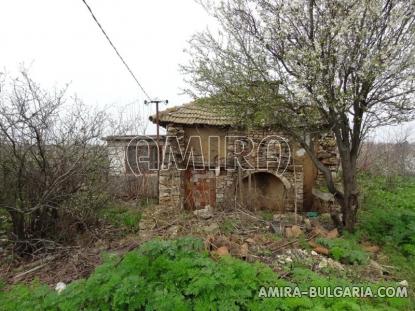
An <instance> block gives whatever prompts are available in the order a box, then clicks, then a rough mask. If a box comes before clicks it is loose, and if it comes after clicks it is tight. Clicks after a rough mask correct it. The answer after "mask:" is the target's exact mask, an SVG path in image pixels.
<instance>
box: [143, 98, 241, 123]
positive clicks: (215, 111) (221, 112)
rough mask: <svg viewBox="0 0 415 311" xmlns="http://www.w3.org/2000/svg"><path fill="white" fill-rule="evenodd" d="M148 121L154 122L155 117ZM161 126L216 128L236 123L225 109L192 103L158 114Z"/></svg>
mask: <svg viewBox="0 0 415 311" xmlns="http://www.w3.org/2000/svg"><path fill="white" fill-rule="evenodd" d="M149 119H150V121H151V122H153V123H155V122H156V115H152V116H150V118H149ZM159 120H160V124H161V125H166V124H169V123H176V124H189V125H192V124H203V125H216V126H232V125H235V124H236V123H237V120H236V119H235V117H232V116H231V114H230V113H229V112H228V113H227V112H226V109H225V108H223V107H218V106H210V105H209V106H208V105H207V104H200V103H197V102H192V103H189V104H184V105H182V106H176V107H172V108H169V109H166V110H164V111H161V112H159Z"/></svg>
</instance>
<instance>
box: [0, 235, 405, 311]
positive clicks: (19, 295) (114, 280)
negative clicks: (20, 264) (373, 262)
mask: <svg viewBox="0 0 415 311" xmlns="http://www.w3.org/2000/svg"><path fill="white" fill-rule="evenodd" d="M203 247H204V246H203V242H202V241H201V240H198V239H193V238H182V239H178V240H175V241H150V242H148V243H146V244H144V245H142V246H141V248H140V249H138V250H135V251H132V252H130V253H128V254H127V255H126V256H125V257H124V258H123V260H122V261H119V258H118V257H115V256H107V258H106V260H105V263H104V264H103V265H101V266H100V267H98V268H97V270H96V271H95V272H94V273H93V274H92V275H91V276H90V277H89V278H88V279H87V280H79V281H76V282H73V283H72V284H70V285H69V286H68V287H67V288H66V289H65V290H64V291H63V292H62V293H61V294H60V295H59V294H57V293H55V292H54V291H52V290H50V289H49V288H47V287H46V286H42V285H40V284H32V285H31V286H22V285H17V286H14V287H13V288H12V289H11V290H10V291H8V292H0V301H1V304H2V310H5V311H7V310H17V309H18V310H306V309H308V310H357V309H359V310H397V309H401V310H404V309H405V308H407V307H408V300H407V299H383V300H381V299H368V298H360V299H358V298H353V299H352V298H347V299H332V298H316V299H310V298H306V297H297V298H269V299H262V298H260V297H259V289H260V288H261V287H262V286H265V287H268V286H295V285H296V284H299V286H300V287H301V288H302V289H306V288H307V287H308V286H310V285H315V286H325V285H327V286H345V285H350V284H348V282H347V281H346V280H338V279H334V278H330V279H329V278H325V277H322V276H318V275H317V274H315V273H314V272H311V271H309V270H305V269H301V268H295V269H294V270H293V271H292V273H293V280H292V282H288V281H286V280H281V279H278V278H277V276H276V275H275V274H274V272H273V271H272V270H271V269H270V268H269V267H267V266H265V265H263V264H259V263H255V264H250V263H247V262H244V261H241V260H238V259H234V258H231V257H223V258H221V259H219V260H218V261H215V260H213V259H211V258H210V257H209V255H208V254H207V253H206V252H204V251H203ZM355 285H359V284H355Z"/></svg>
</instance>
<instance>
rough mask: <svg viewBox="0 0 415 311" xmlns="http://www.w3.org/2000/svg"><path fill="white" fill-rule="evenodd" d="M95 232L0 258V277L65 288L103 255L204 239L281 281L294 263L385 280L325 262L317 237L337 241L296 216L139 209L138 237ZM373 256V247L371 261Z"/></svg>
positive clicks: (325, 227)
mask: <svg viewBox="0 0 415 311" xmlns="http://www.w3.org/2000/svg"><path fill="white" fill-rule="evenodd" d="M100 230H101V231H102V232H104V231H105V234H103V233H102V232H99V231H98V232H96V235H95V237H98V238H94V239H93V240H91V241H89V242H88V243H83V245H84V246H82V247H81V246H79V247H68V248H62V249H59V250H58V251H56V252H55V253H52V254H48V255H47V256H44V257H41V258H35V259H25V260H23V259H15V260H13V261H11V262H10V260H9V261H8V263H5V261H3V259H2V262H3V263H2V264H1V266H0V278H1V279H3V280H5V281H6V282H7V283H8V284H13V283H16V282H31V281H33V280H34V279H38V280H40V281H41V282H44V283H46V284H49V285H50V286H55V285H56V284H57V283H58V282H64V283H70V282H71V281H73V280H75V279H79V278H85V277H87V276H88V275H89V274H90V273H91V272H92V271H93V270H94V269H95V267H96V266H97V265H99V264H100V263H101V262H102V255H103V254H104V253H115V254H120V255H121V254H123V253H125V252H127V251H130V250H132V249H134V248H136V247H137V246H139V245H140V244H142V243H143V242H145V241H148V240H150V239H154V238H160V239H171V238H176V237H179V236H188V235H191V236H196V237H200V238H201V239H203V240H204V241H205V246H206V249H207V250H208V251H209V252H210V253H211V256H212V257H213V258H217V257H219V256H223V255H228V254H229V255H231V256H234V257H238V258H241V259H243V260H247V261H250V262H254V261H261V262H263V263H265V264H267V265H269V266H270V267H271V268H272V269H273V270H274V271H275V272H277V273H278V274H279V275H280V276H281V277H285V276H287V275H288V274H289V269H288V267H289V266H290V265H291V264H292V263H293V262H295V261H300V262H301V263H302V264H304V265H305V266H307V267H308V268H309V269H311V270H313V271H318V272H321V273H324V271H327V268H329V269H330V270H332V271H337V273H340V274H342V275H348V276H352V277H353V278H354V277H355V278H363V279H370V280H376V279H384V278H385V274H384V273H383V272H382V269H383V268H382V266H381V265H380V264H377V263H376V261H374V260H372V261H371V265H368V266H366V267H360V268H356V267H355V266H348V265H344V264H342V263H340V262H337V261H335V260H333V259H330V258H328V257H327V253H326V252H327V249H325V248H324V247H322V246H321V245H317V244H316V243H315V238H317V237H318V236H324V237H330V236H331V235H332V236H333V237H335V236H337V232H336V231H335V230H333V228H332V226H331V224H330V222H329V221H327V219H326V220H324V221H323V219H315V220H313V221H309V220H308V219H306V218H305V217H303V216H301V215H297V216H295V215H294V214H284V215H272V213H269V212H265V211H258V212H252V211H247V210H243V209H239V208H233V209H228V210H210V209H205V210H201V211H198V212H196V213H194V212H190V211H178V210H177V209H175V208H166V207H164V206H159V205H155V206H151V207H146V208H145V209H144V210H143V215H142V219H141V222H140V230H139V233H138V234H130V235H126V236H119V235H117V234H111V230H113V229H112V228H111V227H105V228H101V229H100ZM370 247H371V246H369V248H368V249H370ZM377 251H378V250H377V249H376V247H374V248H373V247H372V253H373V256H372V258H373V259H376V256H377V254H376V253H377ZM386 277H388V276H386ZM389 277H391V276H389Z"/></svg>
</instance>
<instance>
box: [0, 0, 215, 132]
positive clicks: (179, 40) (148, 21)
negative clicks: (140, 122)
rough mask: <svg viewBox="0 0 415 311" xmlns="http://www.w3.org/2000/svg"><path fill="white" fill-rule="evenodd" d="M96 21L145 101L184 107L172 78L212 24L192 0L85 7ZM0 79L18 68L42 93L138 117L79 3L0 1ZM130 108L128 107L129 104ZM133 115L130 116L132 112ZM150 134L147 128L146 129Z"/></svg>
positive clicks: (129, 84) (132, 88) (97, 2)
mask: <svg viewBox="0 0 415 311" xmlns="http://www.w3.org/2000/svg"><path fill="white" fill-rule="evenodd" d="M87 2H88V4H89V5H90V7H91V8H92V10H93V11H94V13H95V15H96V17H97V18H98V20H99V21H100V22H101V24H102V26H103V27H104V29H105V30H106V32H107V34H108V35H109V36H110V38H111V39H112V41H113V42H114V44H115V45H116V46H117V48H118V49H119V51H120V53H121V55H122V56H123V57H124V59H125V60H126V61H127V63H128V64H129V66H130V67H131V69H132V70H133V72H134V73H135V75H136V76H137V78H138V80H139V81H140V82H141V84H142V85H143V86H144V88H145V89H146V91H147V92H148V93H149V94H150V96H152V97H158V98H160V99H168V100H169V101H170V104H169V106H172V105H180V104H182V103H185V102H187V101H189V97H188V96H186V95H180V93H181V88H183V87H184V83H183V78H182V76H181V75H180V73H179V71H178V67H179V64H180V63H183V62H184V61H185V57H186V55H185V54H184V53H183V49H184V48H186V46H187V41H188V40H189V39H190V37H191V35H192V34H193V33H195V32H196V31H198V30H203V29H205V28H206V27H207V26H208V24H209V23H211V24H212V20H211V19H210V18H209V16H208V15H207V14H206V13H205V11H204V10H203V9H202V8H201V7H200V6H199V5H198V4H197V3H195V2H194V1H193V0H179V1H172V0H151V1H133V0H130V1H115V0H88V1H87ZM0 38H1V41H0V42H1V43H0V44H1V45H0V46H1V48H0V72H4V71H7V72H8V73H11V74H15V73H16V72H17V70H18V69H19V68H20V64H24V65H25V66H26V67H29V68H30V73H31V74H32V76H33V77H34V78H35V80H36V81H38V82H40V83H41V84H42V85H43V86H45V87H50V86H54V85H58V86H59V85H61V86H63V85H65V83H67V82H70V83H71V85H70V92H71V93H76V94H77V95H78V96H79V97H80V98H81V99H83V100H84V102H85V103H87V104H89V105H98V106H100V107H112V108H114V107H119V108H122V107H125V106H126V105H128V104H130V105H129V106H128V108H127V109H129V110H131V111H132V112H133V113H142V114H143V113H147V114H148V113H149V112H148V111H147V110H146V109H145V108H144V111H143V108H142V106H143V101H144V95H143V93H142V92H141V91H140V90H139V89H138V87H137V85H136V84H135V82H134V80H133V79H132V78H131V76H130V75H129V73H128V72H127V71H126V69H125V68H124V66H123V65H122V63H121V61H120V60H119V59H118V57H117V56H116V54H115V53H114V51H113V50H112V48H111V46H110V45H109V44H108V42H107V41H106V39H105V37H104V36H103V34H102V33H101V31H100V30H99V28H98V27H97V25H96V24H95V23H94V21H93V19H92V18H91V16H90V13H89V12H88V10H87V9H86V7H85V6H84V4H83V2H82V1H81V0H59V1H56V0H37V1H33V0H3V1H1V4H0ZM131 103H133V104H131ZM133 108H134V109H133ZM150 130H152V129H150Z"/></svg>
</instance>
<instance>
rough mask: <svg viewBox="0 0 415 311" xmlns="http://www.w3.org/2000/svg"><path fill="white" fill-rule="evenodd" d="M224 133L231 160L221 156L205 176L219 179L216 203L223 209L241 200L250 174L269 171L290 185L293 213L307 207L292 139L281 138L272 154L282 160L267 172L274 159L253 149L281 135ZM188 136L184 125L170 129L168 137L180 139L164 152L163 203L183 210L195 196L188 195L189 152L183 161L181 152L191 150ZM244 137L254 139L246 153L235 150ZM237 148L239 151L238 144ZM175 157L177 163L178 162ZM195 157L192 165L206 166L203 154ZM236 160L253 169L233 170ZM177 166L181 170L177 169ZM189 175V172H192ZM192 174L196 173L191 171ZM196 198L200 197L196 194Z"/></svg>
mask: <svg viewBox="0 0 415 311" xmlns="http://www.w3.org/2000/svg"><path fill="white" fill-rule="evenodd" d="M222 130H223V131H224V133H225V134H226V135H227V136H228V137H230V138H229V140H228V141H227V144H226V155H227V157H226V159H225V158H223V157H219V158H217V159H215V162H214V163H207V166H206V168H208V167H210V169H211V170H213V173H212V171H209V172H206V173H205V176H206V179H208V178H212V174H213V176H214V178H215V186H214V187H215V196H216V197H215V204H216V205H218V206H219V205H224V204H232V202H234V201H235V200H238V201H240V200H241V198H240V193H239V192H240V190H239V189H240V187H241V180H242V179H243V178H245V177H247V176H248V175H249V174H255V173H258V172H268V173H270V174H273V175H274V176H276V177H277V178H279V179H281V180H282V182H283V183H284V185H285V186H286V198H285V204H284V205H285V209H286V210H287V211H288V210H291V211H292V210H294V209H295V208H297V209H298V210H299V211H300V210H301V209H302V205H303V179H304V178H303V166H302V162H298V163H297V161H296V160H295V159H294V158H293V153H292V150H290V147H291V142H290V141H289V140H288V139H287V140H286V141H284V140H283V137H282V135H281V139H280V142H281V146H282V147H281V148H280V149H278V150H276V151H275V152H274V153H273V154H272V153H271V155H272V156H273V157H274V158H273V159H275V158H277V159H280V161H271V162H269V163H268V164H269V167H268V169H267V160H270V158H268V159H267V158H266V157H265V156H264V154H262V153H260V154H259V155H258V154H257V152H251V151H252V150H251V149H253V150H255V151H256V150H257V149H258V147H259V149H264V148H266V145H261V142H262V141H263V139H264V138H265V137H267V136H269V135H278V136H280V135H279V133H278V132H272V131H266V130H251V131H249V132H246V131H243V130H240V129H237V128H223V129H222ZM192 132H194V131H192ZM185 133H186V129H185V128H183V127H182V126H177V125H169V126H167V135H166V136H174V137H177V140H176V139H171V140H169V142H168V143H167V145H166V148H165V150H164V155H165V157H164V163H163V167H164V168H163V169H162V171H161V173H160V184H159V195H160V204H164V205H174V206H178V207H183V205H184V204H183V203H184V202H188V199H189V198H188V197H189V195H192V194H189V193H188V188H186V185H185V182H187V181H188V176H187V175H186V174H187V173H186V170H185V164H186V163H187V161H188V158H189V153H187V154H185V155H184V159H183V158H182V155H183V154H181V153H180V148H181V150H182V152H183V153H184V150H186V147H187V143H188V137H186V135H185ZM243 137H245V138H248V140H252V141H253V145H252V144H251V142H250V141H248V140H246V139H245V140H246V142H247V143H249V144H250V148H248V149H246V150H243V152H241V150H235V141H236V140H242V141H243V140H244V138H243ZM237 148H239V146H238V145H237ZM173 155H174V157H175V160H176V161H174V159H173ZM194 158H195V161H194V162H190V166H192V165H193V164H194V165H195V166H196V167H197V166H203V165H204V164H206V163H202V161H201V155H198V154H194ZM271 160H272V159H271ZM236 161H238V162H239V163H240V164H241V165H242V167H244V168H245V169H248V168H250V170H244V171H242V170H238V169H235V170H230V168H234V167H235V168H237V165H236V163H235V162H236ZM176 165H177V166H178V168H179V169H177V168H176ZM252 167H253V168H252ZM187 172H188V173H189V170H187ZM190 174H193V173H192V172H191V170H190ZM197 176H198V178H199V179H201V180H203V173H201V172H198V173H197ZM192 180H193V179H192ZM197 188H198V184H195V187H194V188H191V189H196V190H195V191H197ZM186 189H187V190H186ZM192 191H193V190H192ZM193 195H198V194H196V193H193ZM197 207H198V206H197Z"/></svg>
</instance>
